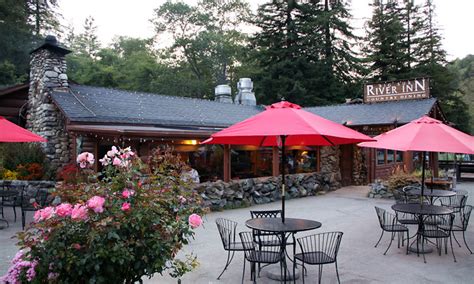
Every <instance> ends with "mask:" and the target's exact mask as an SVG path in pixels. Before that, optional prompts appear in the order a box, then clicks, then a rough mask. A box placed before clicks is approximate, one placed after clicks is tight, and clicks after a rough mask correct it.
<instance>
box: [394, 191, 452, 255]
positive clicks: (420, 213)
mask: <svg viewBox="0 0 474 284" xmlns="http://www.w3.org/2000/svg"><path fill="white" fill-rule="evenodd" d="M428 191H429V190H428ZM392 209H393V210H394V211H396V212H402V213H409V214H413V215H416V216H417V217H418V230H417V232H416V242H417V245H416V247H413V243H414V242H413V243H412V244H411V245H410V247H409V250H410V251H411V252H416V253H430V252H432V251H433V250H432V249H431V248H426V247H425V250H424V251H422V250H421V246H420V245H419V242H420V239H421V238H420V236H421V232H422V230H423V218H424V216H431V215H446V214H450V213H453V210H452V209H450V208H448V207H445V206H437V205H428V204H416V203H407V204H394V205H392Z"/></svg>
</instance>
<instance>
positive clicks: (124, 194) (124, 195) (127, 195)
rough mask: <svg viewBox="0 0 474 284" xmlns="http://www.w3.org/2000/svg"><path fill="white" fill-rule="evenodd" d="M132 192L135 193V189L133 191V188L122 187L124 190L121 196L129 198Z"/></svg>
mask: <svg viewBox="0 0 474 284" xmlns="http://www.w3.org/2000/svg"><path fill="white" fill-rule="evenodd" d="M134 194H135V191H134V190H131V189H130V190H129V189H127V188H126V189H124V190H123V191H122V196H123V197H124V198H129V197H130V196H132V195H134Z"/></svg>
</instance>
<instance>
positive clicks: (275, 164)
mask: <svg viewBox="0 0 474 284" xmlns="http://www.w3.org/2000/svg"><path fill="white" fill-rule="evenodd" d="M272 175H273V176H274V177H277V176H279V175H280V150H279V149H278V147H276V146H273V147H272Z"/></svg>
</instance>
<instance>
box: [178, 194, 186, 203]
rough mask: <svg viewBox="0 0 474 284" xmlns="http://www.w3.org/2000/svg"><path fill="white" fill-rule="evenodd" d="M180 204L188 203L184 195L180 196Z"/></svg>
mask: <svg viewBox="0 0 474 284" xmlns="http://www.w3.org/2000/svg"><path fill="white" fill-rule="evenodd" d="M178 200H179V203H181V204H184V203H186V198H184V197H183V196H182V195H179V196H178Z"/></svg>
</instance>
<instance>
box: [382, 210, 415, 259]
mask: <svg viewBox="0 0 474 284" xmlns="http://www.w3.org/2000/svg"><path fill="white" fill-rule="evenodd" d="M375 211H376V212H377V217H378V219H379V224H380V228H381V229H382V234H381V235H380V238H379V240H378V242H377V243H376V244H375V247H377V246H378V245H379V243H380V241H381V240H382V236H383V234H384V232H390V233H392V236H391V237H390V244H389V245H388V247H387V249H386V250H385V252H384V253H383V254H384V255H385V254H387V252H388V250H389V249H390V246H391V245H392V241H393V239H394V238H395V234H396V233H397V234H398V248H400V234H401V235H402V246H403V245H404V238H403V234H404V233H406V234H407V242H408V239H409V236H408V228H407V227H406V226H405V225H403V224H401V223H400V222H398V220H397V216H396V215H394V214H391V213H389V212H387V210H385V209H382V208H379V207H377V206H375ZM408 246H409V245H408V243H407V254H408Z"/></svg>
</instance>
